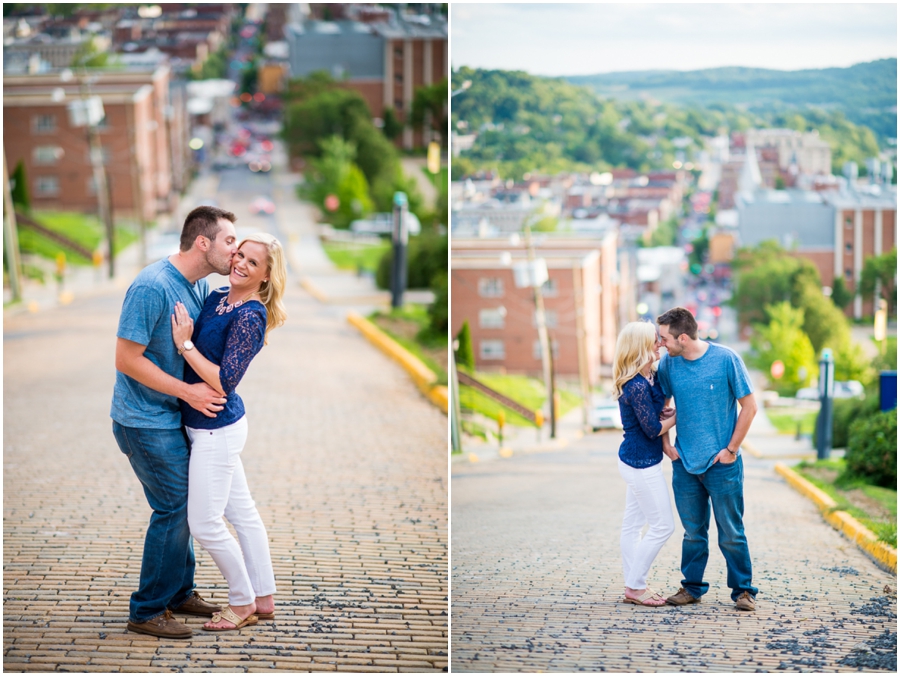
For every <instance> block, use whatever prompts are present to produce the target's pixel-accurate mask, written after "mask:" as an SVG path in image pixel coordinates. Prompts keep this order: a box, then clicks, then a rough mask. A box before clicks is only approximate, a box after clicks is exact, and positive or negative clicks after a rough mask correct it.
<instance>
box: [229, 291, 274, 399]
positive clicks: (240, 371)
mask: <svg viewBox="0 0 900 676" xmlns="http://www.w3.org/2000/svg"><path fill="white" fill-rule="evenodd" d="M265 336H266V320H265V318H264V317H263V316H262V314H261V313H260V312H258V311H256V310H254V309H253V308H247V309H246V310H243V311H241V312H240V313H239V314H238V316H237V317H235V318H234V320H232V322H231V325H230V326H229V327H228V337H227V338H226V339H225V353H224V354H223V355H222V363H221V365H220V366H219V381H220V382H221V383H222V389H223V390H225V393H226V394H230V393H232V392H234V390H235V388H236V387H237V386H238V383H239V382H241V378H243V377H244V373H246V371H247V367H248V366H250V361H251V360H252V359H253V357H255V356H256V353H257V352H259V351H260V350H261V349H262V346H263V340H264V339H265Z"/></svg>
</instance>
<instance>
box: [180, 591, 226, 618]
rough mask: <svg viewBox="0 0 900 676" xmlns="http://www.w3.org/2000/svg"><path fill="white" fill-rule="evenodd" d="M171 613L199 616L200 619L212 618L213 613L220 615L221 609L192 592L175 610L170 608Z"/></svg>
mask: <svg viewBox="0 0 900 676" xmlns="http://www.w3.org/2000/svg"><path fill="white" fill-rule="evenodd" d="M172 610H173V612H176V613H184V614H185V615H200V616H201V617H212V616H213V613H221V612H222V609H221V608H220V607H219V606H217V605H216V604H214V603H209V602H207V601H204V600H203V597H202V596H200V594H198V593H197V592H194V593H193V594H192V595H191V596H190V597H188V600H187V601H185V602H184V603H182V604H181V605H180V606H178V607H177V608H172Z"/></svg>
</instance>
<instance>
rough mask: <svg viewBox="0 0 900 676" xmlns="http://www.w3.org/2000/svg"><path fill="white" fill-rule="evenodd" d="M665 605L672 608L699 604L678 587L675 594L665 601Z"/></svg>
mask: <svg viewBox="0 0 900 676" xmlns="http://www.w3.org/2000/svg"><path fill="white" fill-rule="evenodd" d="M666 603H671V604H672V605H673V606H686V605H687V604H689V603H700V599H698V598H695V597H693V596H691V595H690V594H688V592H687V589H685V588H684V587H680V588H679V589H678V591H677V592H675V593H674V594H672V596H670V597H669V598H667V599H666Z"/></svg>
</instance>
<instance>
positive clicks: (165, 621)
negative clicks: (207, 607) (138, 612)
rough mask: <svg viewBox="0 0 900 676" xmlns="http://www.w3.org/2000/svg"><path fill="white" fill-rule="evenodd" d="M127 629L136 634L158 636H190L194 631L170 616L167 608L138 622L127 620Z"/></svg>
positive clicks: (170, 612)
mask: <svg viewBox="0 0 900 676" xmlns="http://www.w3.org/2000/svg"><path fill="white" fill-rule="evenodd" d="M128 631H134V632H137V633H138V634H150V636H157V637H159V638H190V637H191V636H192V635H193V633H194V632H192V631H191V628H190V627H188V626H186V625H183V624H182V623H181V622H179V621H178V620H176V619H175V618H174V617H172V611H171V610H167V611H166V612H164V613H163V614H162V615H159V616H158V617H154V618H153V619H152V620H147V621H146V622H141V623H140V624H138V623H137V622H129V623H128Z"/></svg>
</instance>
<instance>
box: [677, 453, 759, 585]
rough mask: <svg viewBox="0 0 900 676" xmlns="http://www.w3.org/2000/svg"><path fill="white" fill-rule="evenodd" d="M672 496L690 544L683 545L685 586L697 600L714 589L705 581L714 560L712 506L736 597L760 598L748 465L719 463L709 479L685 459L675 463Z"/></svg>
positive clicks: (737, 461)
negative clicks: (748, 528) (748, 530)
mask: <svg viewBox="0 0 900 676" xmlns="http://www.w3.org/2000/svg"><path fill="white" fill-rule="evenodd" d="M672 491H673V492H674V493H675V506H676V508H677V509H678V516H679V517H681V524H682V525H683V526H684V540H683V541H682V543H681V573H682V575H684V579H683V580H682V581H681V586H682V587H684V588H685V589H686V590H687V592H688V593H689V594H690V595H691V596H693V597H694V598H700V597H701V596H703V594H705V593H706V592H707V591H708V590H709V583H707V582H704V581H703V572H704V571H705V570H706V561H707V559H709V507H710V503H712V509H713V513H714V514H715V517H716V528H717V529H718V531H719V549H721V550H722V554H723V555H724V556H725V565H726V567H727V569H728V586H729V587H731V598H732V600H735V601H736V600H737V598H738V596H740V595H741V594H742V593H744V592H745V591H746V592H750V595H751V596H754V597H755V596H756V593H757V592H758V591H759V590H758V589H757V588H756V587H754V586H753V584H752V581H753V571H752V568H751V565H750V548H749V546H748V545H747V536H746V535H744V462H743V460H742V459H741V458H740V456H739V457H738V459H737V460H735V461H734V462H733V463H731V464H729V465H723V464H722V463H720V462H717V463H716V464H715V465H713V466H712V467H710V468H709V469H708V470H706V471H705V472H704V473H703V474H690V473H689V472H688V471H687V470H686V469H685V468H684V464H683V463H682V462H681V460H675V461H674V462H673V463H672Z"/></svg>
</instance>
